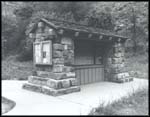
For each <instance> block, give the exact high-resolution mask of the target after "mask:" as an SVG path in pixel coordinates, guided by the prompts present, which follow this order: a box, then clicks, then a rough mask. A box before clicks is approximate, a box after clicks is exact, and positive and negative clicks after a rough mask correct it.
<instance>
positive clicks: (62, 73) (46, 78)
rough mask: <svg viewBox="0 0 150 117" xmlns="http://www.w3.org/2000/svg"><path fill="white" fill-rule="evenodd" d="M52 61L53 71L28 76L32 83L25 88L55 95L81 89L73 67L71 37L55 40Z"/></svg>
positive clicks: (72, 43)
mask: <svg viewBox="0 0 150 117" xmlns="http://www.w3.org/2000/svg"><path fill="white" fill-rule="evenodd" d="M52 63H53V64H52V66H51V67H52V70H51V71H36V74H35V75H33V76H29V78H28V81H29V83H30V84H25V85H23V88H24V89H28V90H32V91H36V92H40V93H44V94H48V95H53V96H58V95H63V94H67V93H72V92H77V91H80V87H79V86H78V83H77V79H76V76H75V71H74V68H73V64H74V42H73V40H72V39H71V38H66V37H63V38H61V39H60V41H53V43H52ZM41 67H42V66H40V68H41ZM49 67H50V66H49Z"/></svg>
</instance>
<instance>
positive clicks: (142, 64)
mask: <svg viewBox="0 0 150 117" xmlns="http://www.w3.org/2000/svg"><path fill="white" fill-rule="evenodd" d="M126 69H127V71H129V74H130V76H132V77H136V78H144V79H148V54H138V55H136V56H131V57H128V58H127V57H126Z"/></svg>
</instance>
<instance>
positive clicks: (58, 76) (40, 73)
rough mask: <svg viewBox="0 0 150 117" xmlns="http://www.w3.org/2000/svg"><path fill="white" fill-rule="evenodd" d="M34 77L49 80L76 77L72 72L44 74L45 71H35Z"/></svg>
mask: <svg viewBox="0 0 150 117" xmlns="http://www.w3.org/2000/svg"><path fill="white" fill-rule="evenodd" d="M36 76H39V77H43V78H51V79H56V80H61V79H67V78H75V77H76V75H75V73H74V72H67V73H54V72H46V71H36Z"/></svg>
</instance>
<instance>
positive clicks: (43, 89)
mask: <svg viewBox="0 0 150 117" xmlns="http://www.w3.org/2000/svg"><path fill="white" fill-rule="evenodd" d="M22 88H23V89H26V90H30V91H34V92H39V93H43V94H46V95H51V96H60V95H64V94H68V93H72V92H78V91H80V87H79V86H72V87H69V88H62V89H54V88H49V87H47V86H41V85H35V84H31V83H25V84H23V86H22Z"/></svg>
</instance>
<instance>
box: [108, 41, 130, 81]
mask: <svg viewBox="0 0 150 117" xmlns="http://www.w3.org/2000/svg"><path fill="white" fill-rule="evenodd" d="M124 53H125V48H124V44H123V43H120V42H115V43H114V44H113V45H112V47H111V48H110V50H109V52H108V57H107V62H106V68H105V70H106V74H107V75H106V76H105V77H107V80H109V81H112V82H118V83H123V82H129V81H132V80H133V78H131V77H130V76H129V73H128V71H127V70H126V67H125V56H124Z"/></svg>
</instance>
